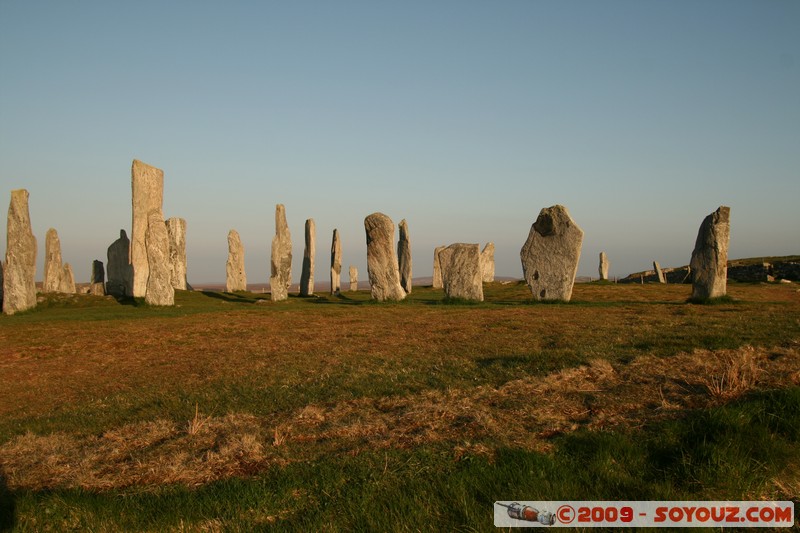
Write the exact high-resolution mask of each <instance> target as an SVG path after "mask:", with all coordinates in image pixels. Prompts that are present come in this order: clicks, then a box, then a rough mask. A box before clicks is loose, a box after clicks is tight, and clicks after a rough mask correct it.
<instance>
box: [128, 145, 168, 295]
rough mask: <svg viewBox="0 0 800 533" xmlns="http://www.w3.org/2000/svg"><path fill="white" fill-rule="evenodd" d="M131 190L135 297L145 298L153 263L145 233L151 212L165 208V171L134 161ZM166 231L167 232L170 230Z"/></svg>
mask: <svg viewBox="0 0 800 533" xmlns="http://www.w3.org/2000/svg"><path fill="white" fill-rule="evenodd" d="M131 188H132V191H133V194H132V197H131V198H132V206H133V209H132V211H133V231H132V232H131V252H130V260H131V265H132V267H133V296H135V297H137V298H139V297H142V296H145V293H146V292H147V280H148V277H149V272H150V264H149V263H148V261H147V246H146V244H145V234H146V233H147V228H148V218H149V216H150V213H151V212H152V211H161V209H162V204H163V199H164V171H163V170H161V169H158V168H156V167H152V166H150V165H148V164H145V163H142V162H141V161H139V160H137V159H134V160H133V165H132V166H131ZM164 232H165V233H166V230H164ZM158 233H160V232H158ZM165 260H166V261H167V262H169V256H167V257H165ZM167 264H169V263H167Z"/></svg>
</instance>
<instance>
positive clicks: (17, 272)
mask: <svg viewBox="0 0 800 533" xmlns="http://www.w3.org/2000/svg"><path fill="white" fill-rule="evenodd" d="M6 231H7V233H6V261H5V264H4V265H3V313H5V314H7V315H13V314H14V313H18V312H20V311H25V310H27V309H31V308H33V307H36V281H35V277H36V237H34V236H33V231H32V230H31V216H30V212H29V210H28V191H27V190H25V189H17V190H13V191H11V202H10V203H9V205H8V225H7V229H6Z"/></svg>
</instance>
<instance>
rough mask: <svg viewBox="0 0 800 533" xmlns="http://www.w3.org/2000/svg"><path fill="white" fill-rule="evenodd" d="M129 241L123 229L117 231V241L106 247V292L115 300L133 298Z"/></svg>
mask: <svg viewBox="0 0 800 533" xmlns="http://www.w3.org/2000/svg"><path fill="white" fill-rule="evenodd" d="M130 253H131V241H130V240H128V234H127V233H125V230H124V229H121V230H119V239H117V240H116V241H114V242H113V243H111V246H109V247H108V253H107V257H108V263H107V265H108V269H107V270H108V282H107V283H106V292H107V293H108V294H110V295H112V296H115V297H117V298H122V297H124V296H129V297H130V296H133V265H131V260H130V257H131V256H130Z"/></svg>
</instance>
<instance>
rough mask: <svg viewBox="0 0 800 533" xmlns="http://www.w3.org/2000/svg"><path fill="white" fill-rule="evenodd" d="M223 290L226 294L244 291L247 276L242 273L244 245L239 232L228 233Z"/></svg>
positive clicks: (231, 231)
mask: <svg viewBox="0 0 800 533" xmlns="http://www.w3.org/2000/svg"><path fill="white" fill-rule="evenodd" d="M225 274H226V276H225V290H226V291H228V292H235V291H246V290H247V276H246V275H245V272H244V245H243V244H242V239H241V238H239V232H238V231H236V230H235V229H232V230H230V231H229V232H228V262H227V263H226V264H225Z"/></svg>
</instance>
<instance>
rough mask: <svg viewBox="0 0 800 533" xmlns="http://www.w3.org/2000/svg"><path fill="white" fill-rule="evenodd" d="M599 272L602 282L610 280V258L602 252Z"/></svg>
mask: <svg viewBox="0 0 800 533" xmlns="http://www.w3.org/2000/svg"><path fill="white" fill-rule="evenodd" d="M597 271H598V272H599V273H600V279H601V280H603V281H606V280H608V256H606V253H605V252H600V265H599V266H598V267H597Z"/></svg>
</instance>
